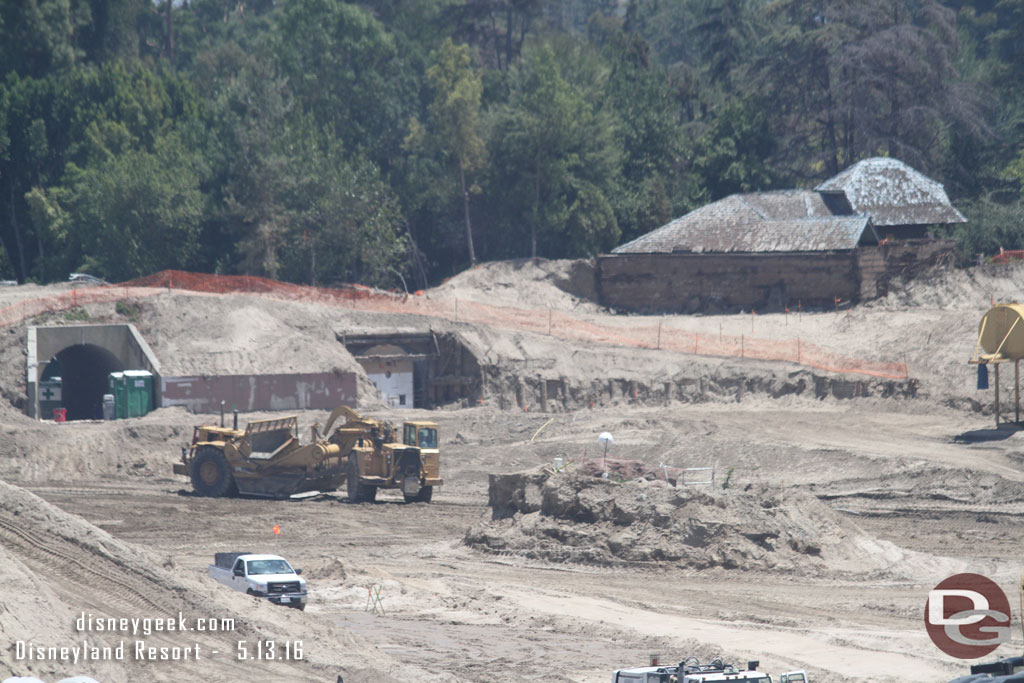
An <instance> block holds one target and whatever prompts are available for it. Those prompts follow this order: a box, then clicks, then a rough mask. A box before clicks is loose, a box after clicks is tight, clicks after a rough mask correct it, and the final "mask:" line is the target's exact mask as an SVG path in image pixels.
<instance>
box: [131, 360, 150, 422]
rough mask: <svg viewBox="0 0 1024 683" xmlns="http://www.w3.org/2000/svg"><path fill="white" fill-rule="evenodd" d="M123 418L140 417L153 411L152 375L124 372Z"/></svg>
mask: <svg viewBox="0 0 1024 683" xmlns="http://www.w3.org/2000/svg"><path fill="white" fill-rule="evenodd" d="M124 394H125V417H142V416H143V415H145V414H146V413H148V412H149V411H151V410H153V373H152V372H149V371H148V370H125V371H124Z"/></svg>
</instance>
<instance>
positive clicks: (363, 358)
mask: <svg viewBox="0 0 1024 683" xmlns="http://www.w3.org/2000/svg"><path fill="white" fill-rule="evenodd" d="M356 360H357V361H358V362H359V364H360V365H362V366H363V369H364V370H366V376H367V377H369V378H370V381H371V382H373V385H374V386H375V387H377V390H378V391H379V392H380V395H381V398H383V399H384V401H385V402H387V404H388V405H389V406H391V407H392V408H415V407H416V405H415V398H414V390H413V367H412V359H411V358H410V357H409V356H408V355H407V354H406V352H405V350H404V349H402V348H401V347H398V346H395V345H393V344H378V345H377V346H371V347H370V348H369V349H367V350H366V351H365V352H363V353H362V354H360V355H359V356H357V357H356Z"/></svg>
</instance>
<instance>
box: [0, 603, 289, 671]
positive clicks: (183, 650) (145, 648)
mask: <svg viewBox="0 0 1024 683" xmlns="http://www.w3.org/2000/svg"><path fill="white" fill-rule="evenodd" d="M74 625H75V630H76V631H78V632H79V633H86V634H91V635H92V637H93V638H96V639H102V642H101V643H95V642H90V638H89V637H88V636H85V637H83V638H82V640H81V641H76V642H74V643H72V644H66V645H53V644H50V643H37V642H34V641H31V640H18V641H15V643H14V658H15V660H16V661H57V662H67V663H71V664H77V663H79V662H94V661H125V660H138V661H196V660H201V659H204V658H209V657H217V656H218V655H220V656H227V657H233V658H235V659H236V660H239V661H241V660H299V659H302V656H303V650H302V641H300V640H294V641H281V640H279V641H274V640H267V639H245V640H235V641H230V643H228V642H226V643H225V645H227V647H225V646H220V647H219V649H215V648H214V647H212V646H210V645H202V646H201V645H200V644H199V643H196V642H188V643H181V644H177V645H168V644H166V642H165V641H166V640H167V637H168V636H177V635H178V634H180V635H182V636H185V635H186V634H190V633H210V634H224V633H228V632H230V631H234V630H235V620H234V619H231V618H216V617H200V618H194V619H186V618H185V616H184V615H183V614H182V613H181V612H179V613H178V614H177V616H172V617H138V618H135V617H131V618H126V617H107V616H102V615H94V614H92V613H90V612H82V613H81V615H80V616H79V617H78V618H77V619H75V624H74ZM118 636H131V637H132V639H130V640H115V639H116V638H117V637H118ZM140 636H142V637H148V636H158V637H160V641H161V642H159V643H152V642H150V641H147V640H145V639H144V638H140Z"/></svg>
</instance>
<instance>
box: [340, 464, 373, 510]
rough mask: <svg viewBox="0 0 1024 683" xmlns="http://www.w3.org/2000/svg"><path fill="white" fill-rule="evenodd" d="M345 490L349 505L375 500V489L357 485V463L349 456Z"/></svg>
mask: <svg viewBox="0 0 1024 683" xmlns="http://www.w3.org/2000/svg"><path fill="white" fill-rule="evenodd" d="M345 490H346V491H347V492H348V502H350V503H372V502H373V501H375V500H376V499H377V487H376V486H367V485H366V484H360V483H359V461H358V460H357V459H356V457H355V456H351V455H350V456H349V458H348V468H347V470H346V472H345Z"/></svg>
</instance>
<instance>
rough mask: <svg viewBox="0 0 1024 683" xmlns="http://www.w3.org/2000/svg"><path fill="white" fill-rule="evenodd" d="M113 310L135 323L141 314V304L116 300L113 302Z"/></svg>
mask: <svg viewBox="0 0 1024 683" xmlns="http://www.w3.org/2000/svg"><path fill="white" fill-rule="evenodd" d="M114 311H115V312H116V313H117V314H118V315H120V316H123V317H124V318H127V319H128V322H133V323H136V322H138V321H139V317H140V316H141V315H142V306H140V305H139V304H138V303H137V302H134V301H118V302H117V303H116V304H114Z"/></svg>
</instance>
